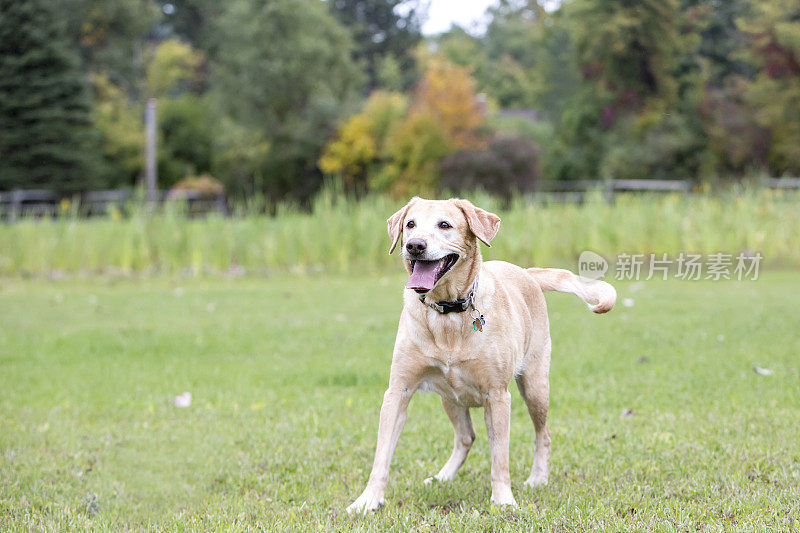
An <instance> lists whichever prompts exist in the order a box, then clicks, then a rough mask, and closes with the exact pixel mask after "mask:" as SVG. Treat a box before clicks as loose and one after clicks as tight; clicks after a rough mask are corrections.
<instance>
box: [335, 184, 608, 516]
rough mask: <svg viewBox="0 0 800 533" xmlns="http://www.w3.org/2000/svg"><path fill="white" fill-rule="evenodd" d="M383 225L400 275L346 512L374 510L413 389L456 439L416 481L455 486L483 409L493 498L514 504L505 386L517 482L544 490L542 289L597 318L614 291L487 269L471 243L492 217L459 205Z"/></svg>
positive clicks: (563, 277) (422, 209)
mask: <svg viewBox="0 0 800 533" xmlns="http://www.w3.org/2000/svg"><path fill="white" fill-rule="evenodd" d="M388 225H389V236H390V237H391V240H392V246H391V249H390V250H389V253H391V252H392V251H393V250H394V249H395V247H396V246H397V243H398V241H399V240H400V237H401V235H402V237H403V239H402V253H403V259H404V262H405V266H406V269H407V270H408V272H409V279H408V284H407V285H406V290H405V295H404V307H403V312H402V314H401V315H400V324H399V327H398V330H397V340H396V341H395V346H394V354H393V356H392V366H391V375H390V377H389V388H388V389H387V390H386V393H385V394H384V396H383V405H382V406H381V414H380V422H379V425H378V443H377V447H376V450H375V460H374V462H373V464H372V473H371V474H370V476H369V481H368V482H367V487H366V488H365V489H364V492H363V493H362V494H361V495H360V496H359V497H358V498H357V499H356V500H355V502H353V503H352V505H350V506H349V507H348V508H347V511H348V512H350V513H352V512H367V511H372V510H375V509H378V508H379V507H381V506H382V505H383V495H384V490H385V489H386V482H387V480H388V477H389V464H390V462H391V459H392V454H393V453H394V450H395V446H396V445H397V440H398V438H399V437H400V433H401V432H402V431H403V425H404V424H405V421H406V408H407V406H408V403H409V401H410V400H411V397H412V396H413V395H414V392H416V391H418V390H421V391H433V392H436V393H438V394H439V395H440V396H441V397H442V406H443V407H444V411H445V413H447V416H448V417H449V418H450V421H451V422H452V423H453V428H454V431H455V439H454V445H453V452H452V454H451V455H450V459H448V461H447V462H446V463H445V465H444V466H443V467H442V469H441V470H440V471H439V473H438V474H436V475H435V476H434V477H432V478H428V479H426V480H425V482H426V483H430V482H432V481H434V480H436V481H442V482H444V481H449V480H451V479H453V477H454V476H455V474H456V472H457V471H458V469H459V468H460V467H461V465H462V464H463V463H464V460H465V459H466V458H467V453H468V452H469V449H470V447H471V446H472V442H473V441H474V440H475V431H474V430H473V429H472V420H471V418H470V412H469V409H470V408H471V407H483V408H484V418H485V420H486V431H487V434H488V437H489V445H490V449H491V455H492V474H491V478H492V497H491V502H492V503H494V504H497V505H516V501H515V500H514V495H513V494H512V493H511V479H510V475H509V466H508V463H509V451H508V444H509V442H508V441H509V430H510V427H509V419H510V402H511V395H510V394H509V392H508V385H509V383H510V382H511V380H512V379H516V381H517V387H518V388H519V391H520V394H521V395H522V397H523V399H524V400H525V403H526V404H527V407H528V412H529V413H530V416H531V419H532V420H533V425H534V428H535V431H536V448H535V451H534V458H533V468H532V470H531V474H530V477H529V478H528V480H527V481H526V482H525V485H526V486H535V485H541V484H545V483H547V476H548V462H549V459H550V433H549V430H548V429H547V409H548V405H549V380H548V375H549V372H550V325H549V322H548V318H547V306H546V304H545V299H544V295H543V294H542V292H543V291H559V292H569V293H572V294H575V295H577V296H579V297H580V298H581V299H582V300H584V301H585V302H587V303H588V304H589V307H590V309H591V310H592V311H594V312H595V313H605V312H606V311H609V310H610V309H611V308H612V307H613V306H614V302H615V301H616V296H617V294H616V291H615V290H614V288H613V287H612V286H611V285H609V284H608V283H605V282H603V281H591V280H585V279H583V278H579V277H578V276H576V275H575V274H573V273H572V272H569V271H567V270H559V269H540V268H520V267H518V266H515V265H512V264H510V263H506V262H503V261H488V262H486V263H484V262H483V261H482V259H481V252H480V249H479V241H480V242H483V243H484V244H486V245H487V246H489V242H490V241H491V240H492V238H494V236H495V235H496V234H497V230H498V229H499V227H500V218H499V217H498V216H497V215H495V214H493V213H489V212H487V211H484V210H483V209H480V208H477V207H475V206H474V205H472V204H471V203H470V202H469V201H467V200H460V199H451V200H440V201H435V200H423V199H421V198H413V199H411V201H410V202H409V203H408V204H407V205H406V206H405V207H403V208H402V209H401V210H400V211H398V212H397V213H395V214H394V215H392V216H391V217H390V218H389V220H388Z"/></svg>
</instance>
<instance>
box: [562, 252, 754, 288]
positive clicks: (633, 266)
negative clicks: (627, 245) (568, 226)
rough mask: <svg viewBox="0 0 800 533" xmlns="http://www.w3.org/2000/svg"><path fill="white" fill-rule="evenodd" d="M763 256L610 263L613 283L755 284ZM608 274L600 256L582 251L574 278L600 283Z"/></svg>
mask: <svg viewBox="0 0 800 533" xmlns="http://www.w3.org/2000/svg"><path fill="white" fill-rule="evenodd" d="M762 259H763V256H762V255H761V254H760V253H755V254H751V253H746V252H741V253H740V254H738V255H736V256H734V255H733V254H729V253H723V252H717V253H713V254H705V255H703V254H693V253H686V252H681V253H679V254H678V255H677V256H673V257H670V256H669V255H668V254H665V253H664V254H628V253H622V254H619V255H617V257H616V261H615V262H614V263H613V272H614V279H616V280H618V281H623V280H631V281H639V280H645V281H646V280H650V279H653V278H656V279H661V280H667V279H668V278H669V277H670V275H671V276H672V277H674V278H675V279H681V280H688V281H695V280H713V281H720V280H737V281H743V280H748V281H755V280H757V279H758V270H759V267H760V265H761V260H762ZM608 271H609V263H608V261H606V260H605V259H604V258H603V257H602V256H601V255H599V254H597V253H595V252H592V251H591V250H586V251H584V252H581V255H580V257H578V274H579V275H580V276H582V277H584V278H589V279H601V278H603V277H604V276H605V274H606V272H608Z"/></svg>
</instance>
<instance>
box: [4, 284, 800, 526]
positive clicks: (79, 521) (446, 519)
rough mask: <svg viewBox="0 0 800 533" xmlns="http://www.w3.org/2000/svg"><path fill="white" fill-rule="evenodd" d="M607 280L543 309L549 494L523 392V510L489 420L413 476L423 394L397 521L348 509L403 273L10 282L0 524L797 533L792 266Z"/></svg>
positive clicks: (422, 433) (427, 433)
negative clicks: (735, 275) (466, 445)
mask: <svg viewBox="0 0 800 533" xmlns="http://www.w3.org/2000/svg"><path fill="white" fill-rule="evenodd" d="M616 285H617V287H618V290H619V293H620V300H619V301H620V302H621V300H622V299H623V298H628V299H630V300H631V301H632V302H631V301H628V303H629V304H630V303H633V305H632V306H624V305H620V304H618V307H617V308H615V309H614V310H613V311H612V312H611V313H610V314H608V315H604V316H595V315H593V314H592V313H590V312H589V311H588V310H587V309H586V308H585V306H584V305H583V304H582V303H581V302H579V301H578V300H577V299H576V298H573V297H571V296H569V295H561V294H552V295H548V305H549V307H550V317H551V323H552V335H553V345H554V348H553V365H552V373H551V389H552V392H551V398H552V404H551V405H552V407H551V411H550V427H551V431H552V441H553V454H552V463H551V476H550V484H549V485H548V486H547V487H544V488H541V489H537V490H533V491H526V490H525V489H524V487H523V485H522V482H523V481H524V480H525V478H526V476H527V473H528V470H529V468H530V463H531V461H532V457H533V430H532V426H531V423H530V420H529V419H528V415H527V413H526V411H525V408H524V405H523V403H522V401H521V399H520V398H519V396H518V394H517V393H516V391H512V427H511V468H512V485H513V488H514V492H515V496H516V499H517V501H518V502H519V504H520V507H519V508H518V509H516V510H507V509H497V508H493V507H491V506H490V505H489V496H490V486H489V450H488V446H487V441H486V431H485V428H484V427H483V424H482V419H483V417H482V414H481V413H474V415H473V418H474V419H475V422H476V431H477V433H478V439H477V441H476V443H475V446H474V447H473V449H472V452H471V454H470V457H469V459H468V460H467V463H466V464H465V466H464V468H463V469H462V471H461V472H460V473H459V475H458V476H457V479H456V480H455V481H454V482H453V483H452V484H450V485H446V486H442V485H438V486H432V487H428V486H424V485H423V483H422V481H423V479H424V478H425V477H427V476H429V475H432V474H434V473H436V472H437V471H438V469H439V467H440V466H441V465H442V464H443V462H444V461H445V460H446V459H447V457H448V454H449V452H450V447H451V443H452V433H451V427H450V424H449V422H448V421H447V419H446V416H445V415H444V413H443V412H442V411H441V407H440V405H439V401H438V397H436V396H434V395H432V394H419V395H417V396H416V397H415V398H414V400H413V401H412V404H411V408H410V412H409V417H408V423H407V424H406V429H405V432H404V434H403V437H402V438H401V440H400V444H399V446H398V450H397V453H396V454H395V459H394V462H393V465H392V472H391V475H390V480H389V488H388V491H387V494H386V507H385V508H384V509H383V510H382V511H380V512H379V513H376V514H373V515H370V516H367V517H355V518H350V517H348V516H347V515H346V513H344V508H345V506H346V505H347V504H348V503H350V501H352V499H353V498H355V497H356V496H358V494H359V493H360V491H361V489H362V488H363V486H364V483H365V480H366V478H367V476H368V474H369V467H370V465H371V461H372V453H373V448H374V445H375V436H376V430H377V416H378V410H379V407H380V401H381V398H382V394H383V391H384V389H385V386H386V383H387V376H388V370H389V362H390V357H391V350H392V344H393V341H394V334H395V328H396V323H397V317H398V314H399V311H400V305H401V304H400V293H401V288H402V286H403V276H402V274H396V275H391V276H385V277H381V276H378V275H364V276H359V277H354V276H352V277H345V276H321V275H320V276H317V277H314V276H312V277H297V276H278V277H270V278H253V277H245V278H230V279H227V278H221V277H216V278H210V279H205V280H202V279H201V280H197V279H188V278H166V277H155V278H151V279H143V280H131V279H119V278H117V279H114V278H89V279H86V280H75V279H72V280H60V281H55V282H52V281H51V282H47V281H25V280H21V279H19V278H6V279H0V389H1V390H0V454H1V455H0V457H1V458H0V481H1V482H2V485H0V529H1V530H9V529H31V528H37V529H38V528H45V529H49V530H53V529H73V528H88V529H109V530H120V529H137V530H138V529H142V528H152V529H170V530H172V529H189V530H216V529H224V530H237V529H252V528H257V527H261V528H263V529H265V530H276V529H277V530H283V529H312V530H314V529H337V530H338V529H349V528H353V529H364V530H372V529H376V530H377V529H393V530H406V529H410V528H413V529H418V530H419V529H426V528H427V529H452V530H454V531H460V530H462V529H469V530H479V531H483V530H520V529H533V528H542V529H544V530H564V529H572V528H602V529H611V530H620V529H643V528H652V529H658V530H670V529H675V530H681V531H683V530H694V529H695V528H697V527H704V526H708V527H710V528H712V529H725V530H728V529H731V528H737V529H747V530H751V529H764V528H767V527H775V528H778V529H783V530H786V529H792V528H797V527H799V526H800V447H798V440H800V424H799V423H798V421H800V336H798V326H800V319H798V315H797V297H798V295H799V294H800V274H799V273H797V272H767V273H762V276H761V278H760V279H759V280H757V281H745V282H733V281H719V282H711V281H707V282H682V281H675V280H672V281H667V282H661V281H651V282H647V283H617V284H616ZM487 318H488V319H491V317H487ZM754 366H758V367H761V368H765V369H769V370H770V371H772V372H773V373H772V375H760V374H758V373H756V372H754V370H753V368H754ZM184 391H189V392H191V393H192V397H193V401H192V403H191V406H190V407H188V408H177V407H175V406H173V405H172V403H171V400H172V398H173V397H174V396H175V395H178V394H180V393H182V392H184ZM625 410H632V412H633V414H632V415H630V416H622V413H623V411H625Z"/></svg>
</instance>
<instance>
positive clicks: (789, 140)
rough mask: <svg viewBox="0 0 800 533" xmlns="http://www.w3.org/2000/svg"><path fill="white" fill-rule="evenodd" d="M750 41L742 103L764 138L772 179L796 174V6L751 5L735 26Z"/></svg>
mask: <svg viewBox="0 0 800 533" xmlns="http://www.w3.org/2000/svg"><path fill="white" fill-rule="evenodd" d="M740 26H741V28H742V29H743V31H745V32H746V33H747V34H748V35H749V37H750V50H749V58H750V59H751V61H752V62H753V64H754V65H755V66H756V67H757V68H758V73H757V75H756V77H755V79H754V80H753V82H752V84H751V85H750V86H749V87H748V88H747V89H746V92H745V98H746V100H747V102H748V103H749V104H750V106H752V108H753V109H754V113H755V120H756V123H757V124H758V125H759V126H761V127H763V128H766V129H767V130H768V131H769V133H770V136H771V138H770V144H769V150H768V154H767V157H768V161H769V167H770V170H771V171H772V172H774V173H776V174H778V175H781V174H796V173H798V172H800V4H798V3H797V1H794V0H775V1H773V2H761V3H758V4H757V5H756V8H755V16H754V17H753V18H752V19H750V20H741V21H740Z"/></svg>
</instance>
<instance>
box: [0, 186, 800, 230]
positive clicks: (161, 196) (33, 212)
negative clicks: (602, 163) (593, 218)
mask: <svg viewBox="0 0 800 533" xmlns="http://www.w3.org/2000/svg"><path fill="white" fill-rule="evenodd" d="M761 183H762V186H764V187H767V188H770V189H800V178H766V179H764V180H762V182H761ZM694 187H695V184H694V182H692V181H690V180H650V179H631V180H607V181H603V180H573V181H541V182H539V183H538V184H537V189H536V192H535V193H534V197H539V198H541V199H542V200H545V201H559V202H573V201H574V202H582V201H583V200H584V198H585V196H586V194H587V193H589V192H592V191H600V192H602V193H603V195H604V196H605V197H606V199H608V200H609V201H613V198H614V195H615V194H617V193H619V192H637V191H638V192H680V193H690V192H692V191H693V190H694ZM136 200H137V197H136V196H135V195H134V192H133V191H132V190H131V189H119V190H108V191H88V192H84V193H81V194H65V193H58V192H55V191H46V190H14V191H9V192H0V219H3V220H5V221H8V222H13V221H14V220H16V219H17V218H19V217H22V216H39V217H52V216H57V215H58V214H59V213H61V212H63V211H67V212H70V213H75V212H76V213H77V214H79V215H81V216H94V215H105V214H108V213H109V211H110V210H111V209H114V208H116V209H119V210H120V211H123V210H124V209H125V208H126V207H127V206H128V205H130V204H131V202H133V201H136ZM140 201H141V203H142V204H144V205H152V204H155V206H156V207H158V206H163V205H164V204H166V203H170V202H183V203H184V205H185V207H186V210H187V213H189V214H191V215H202V214H206V213H210V212H217V213H221V214H223V215H227V214H228V213H229V212H230V211H229V209H228V201H227V198H226V196H225V195H224V194H208V193H201V192H198V191H160V192H159V193H158V199H157V200H156V201H155V202H151V203H148V202H147V201H146V200H144V199H140Z"/></svg>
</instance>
